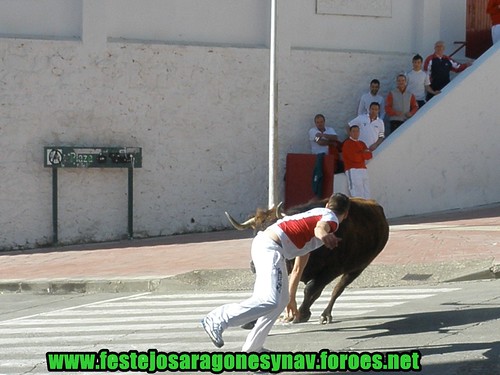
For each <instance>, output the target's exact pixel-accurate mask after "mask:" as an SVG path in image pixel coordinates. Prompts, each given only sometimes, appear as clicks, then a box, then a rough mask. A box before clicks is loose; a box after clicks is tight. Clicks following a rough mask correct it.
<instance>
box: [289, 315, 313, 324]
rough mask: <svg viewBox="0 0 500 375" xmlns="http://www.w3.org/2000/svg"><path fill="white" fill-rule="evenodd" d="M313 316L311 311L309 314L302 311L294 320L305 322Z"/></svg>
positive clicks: (295, 321)
mask: <svg viewBox="0 0 500 375" xmlns="http://www.w3.org/2000/svg"><path fill="white" fill-rule="evenodd" d="M310 317H311V313H307V314H304V313H300V315H299V316H296V317H295V319H294V320H293V322H294V323H305V322H307V321H308V320H309V318H310Z"/></svg>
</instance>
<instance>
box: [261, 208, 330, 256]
mask: <svg viewBox="0 0 500 375" xmlns="http://www.w3.org/2000/svg"><path fill="white" fill-rule="evenodd" d="M319 221H325V222H327V223H328V224H329V225H330V228H331V229H332V232H335V231H336V230H337V228H338V226H339V219H338V218H337V216H336V215H335V214H334V213H333V211H332V210H330V209H328V208H326V207H320V208H313V209H312V210H309V211H306V212H302V213H300V214H296V215H290V216H286V217H285V218H283V219H281V220H278V221H277V222H276V223H274V224H273V225H271V226H270V227H269V229H271V230H272V231H273V232H274V233H276V235H277V236H278V237H279V239H280V241H281V247H282V249H283V253H282V254H283V256H284V257H285V258H287V259H293V258H295V257H297V256H301V255H305V254H307V253H310V252H311V251H313V250H316V249H317V248H319V247H320V246H322V245H323V242H322V241H321V240H320V239H318V238H316V237H315V235H314V228H316V225H317V224H318V222H319Z"/></svg>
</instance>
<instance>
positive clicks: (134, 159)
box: [44, 146, 142, 168]
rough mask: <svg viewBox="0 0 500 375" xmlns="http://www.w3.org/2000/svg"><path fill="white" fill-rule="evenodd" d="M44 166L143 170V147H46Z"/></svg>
mask: <svg viewBox="0 0 500 375" xmlns="http://www.w3.org/2000/svg"><path fill="white" fill-rule="evenodd" d="M44 166H45V167H53V168H141V167H142V148H141V147H77V146H74V147H67V146H47V147H44Z"/></svg>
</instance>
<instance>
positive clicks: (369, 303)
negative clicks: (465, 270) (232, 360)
mask: <svg viewBox="0 0 500 375" xmlns="http://www.w3.org/2000/svg"><path fill="white" fill-rule="evenodd" d="M499 290H500V280H476V281H469V282H455V283H442V284H439V285H435V284H430V285H416V286H405V287H384V288H380V287H379V288H350V289H348V290H347V291H346V292H345V293H344V294H343V295H342V297H341V298H340V299H339V301H338V304H337V305H336V306H335V307H334V311H333V313H334V323H332V324H328V325H319V324H318V323H317V318H318V316H319V314H320V312H321V311H322V309H323V308H324V306H325V305H326V301H327V299H328V295H327V294H325V295H324V296H323V297H321V299H320V300H318V301H317V302H316V304H315V305H314V306H313V317H312V320H311V321H310V322H308V323H306V324H300V325H296V324H284V323H280V322H278V323H277V324H276V325H275V327H274V328H273V331H272V332H271V335H270V336H269V338H268V340H267V342H266V347H267V348H269V349H270V350H272V351H279V352H285V353H299V352H312V353H319V352H320V351H321V350H322V349H327V350H329V351H330V352H332V353H340V352H342V353H354V354H355V355H356V353H364V352H366V353H368V354H373V353H389V352H391V353H392V352H395V353H402V352H403V353H411V352H413V353H416V352H418V353H419V355H421V358H420V360H419V365H420V366H421V372H420V373H421V374H426V375H437V374H440V375H442V374H450V375H454V374H464V373H467V374H468V375H479V374H481V375H484V374H498V373H500V338H499V336H498V332H500V297H499V293H498V291H499ZM249 293H250V291H249V290H247V291H235V292H228V291H224V292H216V291H197V292H193V291H189V292H181V291H178V292H176V293H167V292H162V293H135V294H132V293H119V294H116V293H113V294H68V295H58V296H53V295H33V294H29V293H22V294H4V295H0V374H5V375H7V374H8V375H11V374H21V373H23V374H46V373H48V372H47V364H46V360H45V353H46V352H47V351H63V352H66V351H72V352H76V351H95V352H97V351H99V350H101V349H103V348H106V349H109V350H110V351H116V352H128V351H130V350H138V351H144V352H146V351H148V350H149V349H157V350H159V351H162V352H167V353H168V352H182V351H186V352H214V353H227V352H238V351H239V350H240V348H241V345H242V343H243V341H244V339H245V336H246V334H247V331H244V330H242V329H241V328H231V329H229V330H227V331H226V332H225V333H224V339H225V341H226V345H225V346H224V347H223V349H222V350H221V349H216V348H215V347H214V346H213V345H212V343H211V342H210V341H209V339H208V337H207V336H206V335H205V333H204V332H203V330H202V329H201V328H200V326H199V320H200V318H201V317H202V316H203V315H204V314H206V313H207V312H208V311H209V310H211V309H212V308H214V307H216V306H218V305H220V304H222V303H226V302H237V301H240V300H242V299H244V298H245V297H246V296H248V295H249ZM358 358H359V356H358ZM400 359H401V358H400ZM354 364H355V363H354ZM65 373H66V374H70V373H75V374H76V373H77V372H74V371H67V372H65ZM78 373H80V374H82V373H86V372H85V371H83V372H78ZM87 373H89V372H87ZM93 373H94V374H95V373H96V372H93ZM101 373H102V372H101ZM127 373H129V374H130V373H146V372H145V371H144V372H133V371H132V372H127ZM187 373H192V372H189V371H188V372H187ZM227 373H229V372H227ZM291 373H292V372H284V374H291ZM302 373H305V374H306V373H309V374H313V373H314V374H326V373H327V372H325V371H315V372H310V371H309V372H307V371H304V372H302ZM364 373H370V372H364ZM374 373H375V372H374ZM377 373H379V374H380V373H394V372H384V371H382V372H377Z"/></svg>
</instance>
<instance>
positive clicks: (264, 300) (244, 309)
mask: <svg viewBox="0 0 500 375" xmlns="http://www.w3.org/2000/svg"><path fill="white" fill-rule="evenodd" d="M279 250H280V247H279V245H278V244H276V243H275V242H274V241H272V240H271V239H270V238H269V237H268V236H267V235H266V234H264V232H259V233H258V234H257V236H256V237H255V239H254V240H253V242H252V260H253V263H254V265H255V285H254V289H253V294H252V296H251V297H250V298H248V299H247V300H245V301H243V302H240V303H229V304H226V305H223V306H220V307H218V308H216V309H215V310H213V311H211V312H210V313H209V314H208V315H209V316H210V317H211V318H212V319H213V320H214V321H215V322H218V323H220V324H221V326H222V328H223V329H226V328H228V327H235V326H240V325H242V324H246V323H249V322H252V321H254V320H257V322H256V324H255V326H254V328H253V329H252V330H251V331H250V333H249V334H248V336H247V339H246V341H245V344H244V345H243V347H242V351H244V352H260V351H261V350H262V348H263V346H264V341H265V340H266V338H267V335H268V334H269V332H270V331H271V328H272V327H273V324H274V322H275V321H276V319H278V317H279V316H280V314H281V312H282V311H283V310H284V309H285V307H286V305H287V304H288V300H289V294H288V274H287V270H286V264H285V258H284V257H283V255H281V253H280V252H279Z"/></svg>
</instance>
